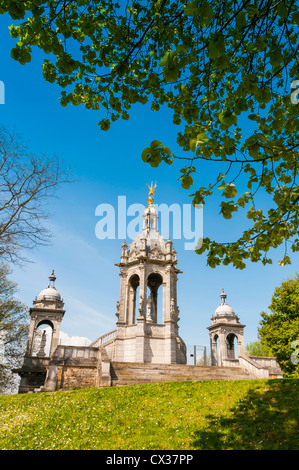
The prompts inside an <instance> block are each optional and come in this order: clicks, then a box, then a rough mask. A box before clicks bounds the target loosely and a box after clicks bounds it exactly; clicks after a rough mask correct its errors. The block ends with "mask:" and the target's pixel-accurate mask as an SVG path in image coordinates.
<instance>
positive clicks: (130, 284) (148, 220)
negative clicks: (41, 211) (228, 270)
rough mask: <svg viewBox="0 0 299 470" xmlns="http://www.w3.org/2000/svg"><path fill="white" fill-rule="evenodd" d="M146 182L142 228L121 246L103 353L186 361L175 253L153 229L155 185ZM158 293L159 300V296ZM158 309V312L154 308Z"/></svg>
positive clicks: (155, 224) (155, 222)
mask: <svg viewBox="0 0 299 470" xmlns="http://www.w3.org/2000/svg"><path fill="white" fill-rule="evenodd" d="M147 186H148V187H149V197H148V201H147V202H148V206H147V208H146V209H145V211H144V213H143V229H142V232H141V233H139V234H138V235H137V237H136V238H135V239H134V240H133V241H132V243H131V245H130V246H129V247H128V245H127V243H126V242H124V243H123V245H122V254H121V261H120V263H118V264H117V265H116V266H118V267H119V268H120V297H119V301H118V303H117V312H116V316H117V324H116V326H117V330H116V334H115V338H114V342H113V345H110V346H109V347H108V346H107V348H106V349H107V353H108V355H109V356H110V357H111V359H112V360H114V361H124V362H141V363H145V362H148V363H166V364H172V363H177V364H185V363H186V346H185V343H184V342H183V340H182V339H181V338H180V336H179V334H178V330H179V327H178V322H179V308H178V305H177V280H178V274H179V273H181V271H180V270H179V269H178V268H177V256H176V251H175V249H174V247H173V244H172V241H171V240H170V239H168V240H167V241H166V242H165V241H164V239H163V237H162V236H161V235H160V233H159V232H158V213H157V211H156V209H155V208H154V193H155V189H156V185H155V186H153V184H151V186H149V185H147ZM160 297H161V300H160ZM159 310H160V311H159Z"/></svg>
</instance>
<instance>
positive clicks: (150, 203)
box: [146, 182, 157, 207]
mask: <svg viewBox="0 0 299 470" xmlns="http://www.w3.org/2000/svg"><path fill="white" fill-rule="evenodd" d="M146 186H147V187H148V189H149V193H148V195H149V198H148V200H147V202H148V207H152V206H153V204H154V197H153V196H154V194H155V189H156V187H157V183H155V186H153V182H152V183H151V185H150V186H149V185H148V184H147V183H146Z"/></svg>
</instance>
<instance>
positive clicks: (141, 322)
mask: <svg viewBox="0 0 299 470" xmlns="http://www.w3.org/2000/svg"><path fill="white" fill-rule="evenodd" d="M145 326H146V322H145V317H140V316H139V317H138V318H137V331H136V341H135V362H142V363H143V362H144V353H145V351H144V346H145V345H144V339H145V338H144V336H145Z"/></svg>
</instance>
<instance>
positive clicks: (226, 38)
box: [0, 0, 299, 269]
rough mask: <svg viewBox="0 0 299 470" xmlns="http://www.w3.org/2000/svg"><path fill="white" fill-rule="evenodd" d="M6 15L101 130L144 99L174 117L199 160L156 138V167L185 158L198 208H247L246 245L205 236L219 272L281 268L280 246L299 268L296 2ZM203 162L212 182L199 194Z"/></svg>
mask: <svg viewBox="0 0 299 470" xmlns="http://www.w3.org/2000/svg"><path fill="white" fill-rule="evenodd" d="M6 12H8V13H9V14H10V15H11V17H12V18H13V19H14V20H18V21H15V22H14V24H13V25H12V26H11V27H10V34H11V35H12V37H14V38H16V39H18V41H17V43H16V46H15V47H14V48H13V49H12V51H11V55H12V57H13V58H14V59H15V60H18V61H19V62H20V63H21V64H25V63H27V62H29V61H30V60H31V54H32V48H33V47H34V46H36V47H39V48H40V49H42V50H43V51H44V52H45V54H47V58H46V59H45V60H44V64H43V74H44V78H45V79H46V80H47V81H49V82H50V83H57V84H58V85H59V86H61V87H62V88H63V91H62V92H61V104H62V105H63V106H66V105H68V104H73V105H76V106H77V105H80V104H83V105H84V106H85V107H86V108H88V109H94V110H99V109H100V108H101V109H102V110H103V111H104V116H103V117H102V119H101V120H100V121H99V126H100V128H101V129H103V130H108V129H109V127H110V125H111V123H113V122H114V121H116V120H118V119H120V118H121V119H128V118H129V111H130V109H131V107H132V105H134V104H135V103H142V104H145V103H149V104H150V106H151V109H152V110H154V111H158V110H159V109H160V108H161V107H162V106H167V107H169V108H170V109H171V110H172V112H173V123H174V124H175V125H178V126H180V127H179V131H178V133H177V144H178V145H179V147H180V148H181V150H182V152H186V153H187V155H188V156H184V154H182V155H174V153H173V151H172V150H171V149H170V146H169V145H164V143H162V142H159V141H156V140H153V142H152V143H151V144H150V145H149V146H148V147H147V148H146V149H145V150H144V151H143V153H142V159H143V160H144V161H145V162H147V163H149V164H150V165H152V166H153V167H157V166H158V165H159V164H160V163H161V162H162V161H163V162H166V163H167V164H171V163H172V162H173V161H180V160H185V163H186V166H184V167H183V168H182V169H181V173H182V175H181V176H180V178H179V180H180V182H181V185H182V187H183V188H185V189H186V190H190V188H191V187H193V186H194V189H192V194H190V196H191V197H192V201H193V204H194V205H196V204H204V203H206V200H207V198H208V197H211V196H212V195H217V194H218V191H219V190H220V191H221V192H222V193H221V194H222V196H221V203H220V214H221V215H222V216H223V217H224V219H226V220H230V219H231V218H232V217H235V216H237V213H238V212H239V211H240V212H242V211H245V213H246V216H247V219H248V221H247V228H246V229H245V230H244V231H243V233H242V234H241V235H237V237H236V238H237V239H236V240H235V241H225V242H224V241H223V242H219V241H217V240H212V239H210V238H209V237H205V238H204V240H203V244H202V246H201V248H199V249H198V250H197V253H199V254H201V253H203V252H207V255H208V256H207V262H208V264H209V265H210V266H212V267H215V266H217V265H219V264H220V263H223V264H224V265H227V264H230V263H231V264H233V266H235V267H237V268H240V269H242V268H244V267H245V266H246V260H250V261H252V262H258V261H261V262H262V263H264V264H266V263H271V262H272V259H271V257H270V256H269V250H270V249H271V248H277V247H278V246H281V245H282V246H285V252H284V255H283V257H282V259H281V261H280V264H281V265H286V264H289V263H290V262H291V258H290V256H289V254H288V251H287V247H288V245H289V246H290V248H291V250H292V251H293V252H296V251H298V250H299V238H298V237H297V231H298V200H299V188H298V182H297V168H298V145H299V144H298V139H297V135H298V128H299V119H298V114H299V106H296V105H294V104H293V103H292V102H291V100H290V92H291V84H292V83H293V82H294V81H295V80H296V79H298V60H297V57H298V47H299V43H298V34H297V33H298V25H299V13H298V5H297V4H296V2H295V1H294V0H285V1H283V2H277V1H276V0H275V1H274V0H268V1H267V2H265V1H264V0H228V1H225V2H223V1H222V0H216V1H213V2H212V1H207V0H200V1H197V0H191V1H190V0H158V1H157V0H151V1H148V2H143V1H141V0H128V1H127V2H117V1H116V0H101V1H99V0H93V1H91V0H77V1H71V0H70V1H67V2H66V1H61V0H58V1H56V2H52V1H42V0H38V1H37V0H31V1H24V2H21V1H15V0H5V1H4V0H1V1H0V13H6ZM157 142H158V143H157ZM202 161H204V162H206V161H208V162H210V163H211V166H212V169H211V172H210V175H211V179H210V181H207V182H205V184H204V185H203V186H202V187H198V186H199V183H198V181H200V179H201V177H200V175H201V165H200V163H201V162H202ZM260 201H262V202H260Z"/></svg>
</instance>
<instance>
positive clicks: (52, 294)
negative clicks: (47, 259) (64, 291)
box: [36, 270, 61, 301]
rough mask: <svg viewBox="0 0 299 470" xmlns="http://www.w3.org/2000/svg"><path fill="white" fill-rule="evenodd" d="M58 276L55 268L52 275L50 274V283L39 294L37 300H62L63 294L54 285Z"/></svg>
mask: <svg viewBox="0 0 299 470" xmlns="http://www.w3.org/2000/svg"><path fill="white" fill-rule="evenodd" d="M55 280H56V277H55V274H54V270H53V271H52V274H51V276H49V285H48V287H46V288H45V289H43V290H42V291H41V292H40V293H39V294H38V296H37V298H36V300H52V301H56V300H61V296H60V294H59V292H58V291H57V289H56V287H55V286H54V283H55Z"/></svg>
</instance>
